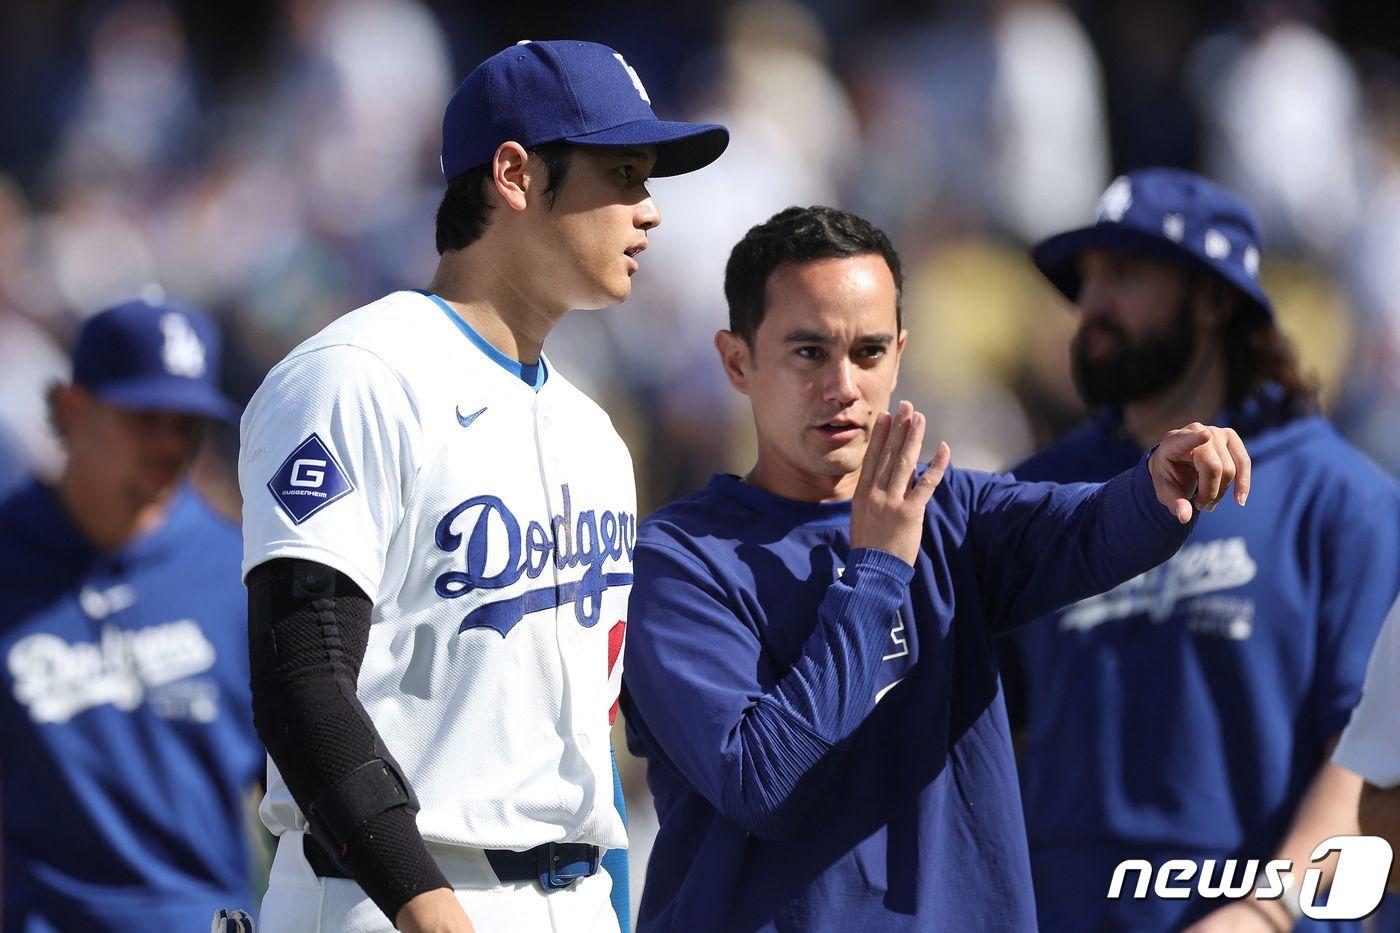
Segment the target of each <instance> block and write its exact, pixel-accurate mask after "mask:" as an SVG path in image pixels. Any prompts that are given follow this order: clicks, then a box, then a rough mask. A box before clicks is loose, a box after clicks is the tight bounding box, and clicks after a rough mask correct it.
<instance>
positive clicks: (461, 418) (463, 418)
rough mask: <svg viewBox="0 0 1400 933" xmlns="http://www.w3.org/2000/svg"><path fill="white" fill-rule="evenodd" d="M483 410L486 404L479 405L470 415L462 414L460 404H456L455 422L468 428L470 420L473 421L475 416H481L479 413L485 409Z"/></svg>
mask: <svg viewBox="0 0 1400 933" xmlns="http://www.w3.org/2000/svg"><path fill="white" fill-rule="evenodd" d="M485 410H486V406H485V405H483V406H481V408H480V409H479V410H477V411H474V412H472V413H471V414H470V415H464V414H462V406H461V405H458V406H457V423H458V424H460V425H461V426H462V427H464V428H469V427H471V424H472V422H473V421H475V420H476V419H477V418H480V417H481V413H482V412H483V411H485Z"/></svg>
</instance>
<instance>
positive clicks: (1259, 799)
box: [1003, 391, 1400, 931]
mask: <svg viewBox="0 0 1400 933" xmlns="http://www.w3.org/2000/svg"><path fill="white" fill-rule="evenodd" d="M1218 423H1229V424H1231V425H1232V426H1234V427H1235V428H1236V430H1238V431H1239V433H1240V434H1241V436H1242V437H1243V438H1244V440H1245V444H1246V446H1247V447H1248V448H1249V452H1250V455H1251V459H1252V460H1253V465H1254V488H1253V491H1251V493H1250V497H1249V504H1248V505H1247V507H1245V508H1243V509H1241V508H1237V507H1235V506H1234V505H1233V503H1229V502H1227V503H1225V504H1223V505H1221V506H1220V507H1219V508H1217V509H1216V511H1214V512H1211V513H1207V514H1204V515H1202V516H1201V517H1200V520H1199V523H1198V525H1197V528H1196V531H1195V533H1194V534H1193V535H1192V537H1191V541H1190V543H1189V544H1187V545H1186V546H1185V547H1183V548H1182V550H1181V552H1180V553H1179V554H1177V555H1176V557H1175V558H1173V559H1172V560H1171V561H1169V562H1168V563H1166V564H1164V565H1163V566H1161V567H1159V568H1157V569H1156V570H1153V571H1150V572H1149V573H1147V574H1146V575H1144V576H1143V577H1142V578H1140V579H1137V580H1134V581H1131V582H1130V583H1128V584H1126V585H1124V586H1121V587H1119V588H1117V589H1116V590H1113V591H1112V592H1109V593H1107V594H1105V595H1102V596H1098V597H1096V598H1093V599H1090V600H1087V601H1084V602H1081V603H1079V604H1076V605H1074V606H1071V607H1069V608H1068V609H1066V610H1065V611H1064V612H1062V613H1059V614H1057V615H1055V616H1053V617H1050V618H1047V619H1044V620H1040V621H1038V622H1036V623H1034V624H1032V625H1029V626H1026V627H1024V628H1022V629H1020V630H1018V631H1017V633H1016V634H1015V636H1013V637H1012V638H1011V639H1008V641H1010V642H1012V643H1013V645H1014V651H1013V652H1011V656H1009V657H1008V658H1006V661H1007V663H1006V664H1005V665H1004V671H1003V672H1004V675H1005V677H1006V687H1007V696H1008V702H1009V705H1010V706H1011V709H1012V718H1013V720H1016V719H1018V718H1019V714H1018V708H1023V709H1024V716H1025V724H1026V726H1027V735H1028V738H1027V745H1026V748H1025V750H1024V752H1023V757H1022V762H1021V779H1022V787H1023V793H1024V804H1025V811H1026V821H1027V829H1028V832H1029V836H1030V849H1031V863H1032V867H1033V871H1034V875H1035V881H1036V895H1037V907H1038V910H1039V914H1040V921H1041V925H1042V927H1043V929H1045V930H1047V931H1060V930H1073V931H1086V930H1097V929H1114V930H1119V929H1139V930H1166V929H1174V928H1178V927H1179V926H1181V925H1183V924H1185V923H1187V922H1190V921H1191V920H1192V919H1194V918H1196V917H1199V916H1200V915H1201V914H1203V913H1205V912H1208V911H1209V910H1210V909H1211V907H1212V906H1213V905H1214V906H1219V904H1220V903H1221V902H1218V901H1217V902H1210V901H1202V900H1201V899H1199V898H1194V897H1193V898H1192V899H1190V900H1184V901H1182V900H1163V899H1161V898H1157V897H1155V896H1154V895H1150V894H1149V900H1147V901H1132V900H1127V899H1124V900H1120V901H1116V902H1113V901H1108V900H1107V899H1106V897H1105V894H1106V892H1107V890H1108V885H1109V881H1110V879H1111V877H1112V874H1113V867H1114V866H1115V865H1116V864H1118V863H1119V862H1120V861H1122V860H1124V859H1127V858H1145V859H1148V860H1149V861H1151V862H1152V863H1153V864H1154V865H1160V864H1161V863H1162V862H1163V861H1165V860H1167V859H1169V858H1188V859H1192V860H1195V861H1200V860H1202V859H1207V858H1215V859H1223V858H1230V857H1233V858H1241V859H1243V858H1257V859H1263V860H1267V859H1269V858H1272V857H1273V855H1274V852H1275V851H1276V847H1277V846H1278V844H1279V843H1280V842H1281V841H1282V839H1283V836H1284V834H1285V833H1286V831H1287V828H1288V826H1289V825H1290V823H1291V822H1292V819H1293V817H1294V815H1295V814H1296V811H1297V806H1298V803H1299V801H1300V800H1301V798H1302V796H1303V794H1304V792H1305V791H1306V790H1307V788H1308V785H1309V784H1310V783H1311V781H1312V779H1313V777H1314V776H1315V775H1316V773H1317V770H1318V768H1319V767H1321V765H1322V764H1323V762H1324V760H1325V758H1326V755H1325V751H1324V746H1325V745H1326V743H1327V742H1328V741H1329V740H1330V739H1332V738H1334V737H1336V736H1337V734H1338V733H1339V732H1340V731H1341V730H1342V727H1343V726H1345V725H1346V722H1347V718H1348V717H1349V715H1350V712H1351V709H1352V707H1353V706H1355V704H1356V702H1357V700H1358V699H1359V697H1360V694H1361V683H1362V680H1363V678H1364V675H1365V670H1366V661H1367V657H1368V656H1369V654H1370V650H1371V646H1372V643H1373V642H1374V641H1375V638H1376V634H1377V632H1378V631H1379V627H1380V623H1381V621H1382V619H1383V618H1384V617H1385V613H1386V610H1387V609H1388V608H1389V607H1390V604H1391V603H1392V602H1393V601H1394V598H1395V594H1396V590H1397V587H1400V492H1397V487H1396V484H1395V483H1394V481H1392V480H1391V479H1389V478H1388V477H1386V476H1384V475H1383V474H1382V473H1381V472H1380V471H1379V470H1378V469H1376V468H1375V467H1374V466H1373V465H1371V464H1370V463H1369V462H1367V461H1366V460H1365V459H1364V458H1363V457H1362V456H1361V455H1360V454H1359V453H1357V452H1356V451H1355V450H1354V449H1353V448H1352V447H1351V446H1350V445H1348V444H1347V443H1346V442H1345V441H1343V440H1342V438H1341V437H1339V436H1338V435H1337V434H1336V432H1335V431H1334V430H1333V429H1332V428H1331V426H1329V425H1328V424H1327V422H1326V421H1325V420H1324V419H1322V418H1321V417H1319V416H1316V415H1304V416H1300V417H1290V416H1289V415H1288V413H1287V412H1285V411H1283V410H1282V409H1281V408H1280V406H1279V404H1278V401H1277V398H1276V393H1274V392H1273V391H1266V392H1265V393H1263V394H1261V395H1260V396H1259V397H1257V398H1255V399H1253V400H1251V401H1250V402H1249V403H1248V404H1246V405H1245V406H1244V407H1243V408H1242V410H1237V411H1233V412H1226V413H1224V414H1223V415H1222V416H1221V419H1220V422H1218ZM1139 456H1141V453H1140V451H1139V450H1138V449H1137V447H1136V446H1135V445H1134V444H1133V443H1132V441H1131V440H1130V439H1128V438H1127V436H1126V435H1125V434H1124V433H1123V432H1122V429H1121V423H1120V420H1119V419H1118V417H1116V416H1115V415H1114V414H1112V413H1104V414H1102V415H1100V416H1099V417H1098V418H1096V419H1095V420H1093V421H1092V422H1091V423H1090V424H1088V425H1086V426H1084V427H1083V428H1081V429H1079V430H1078V431H1076V432H1074V433H1072V434H1070V435H1069V436H1068V437H1066V438H1065V439H1064V440H1062V441H1061V442H1059V443H1057V444H1056V445H1054V446H1053V447H1051V448H1050V449H1048V450H1047V451H1045V452H1044V453H1042V454H1040V455H1038V456H1036V457H1033V458H1032V459H1031V460H1029V461H1027V462H1026V463H1025V464H1023V465H1022V466H1020V467H1018V468H1017V469H1016V470H1015V475H1016V476H1017V477H1019V478H1021V479H1030V480H1058V481H1072V480H1096V479H1101V478H1103V477H1106V476H1111V475H1112V474H1113V473H1114V472H1116V471H1117V470H1121V469H1122V468H1123V467H1124V466H1125V465H1127V464H1130V463H1132V462H1133V461H1134V460H1135V459H1137V458H1138V457H1139ZM1018 695H1019V696H1021V697H1022V699H1021V701H1020V702H1016V698H1017V696H1018ZM1308 926H1309V922H1308V921H1307V920H1306V918H1305V919H1304V922H1303V924H1302V925H1301V926H1300V929H1305V928H1308ZM1350 926H1351V925H1347V924H1341V925H1337V924H1334V925H1332V926H1330V927H1329V929H1346V928H1348V927H1350Z"/></svg>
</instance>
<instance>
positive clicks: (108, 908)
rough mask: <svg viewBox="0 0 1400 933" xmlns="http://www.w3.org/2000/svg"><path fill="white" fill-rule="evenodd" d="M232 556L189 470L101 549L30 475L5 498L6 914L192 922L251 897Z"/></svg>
mask: <svg viewBox="0 0 1400 933" xmlns="http://www.w3.org/2000/svg"><path fill="white" fill-rule="evenodd" d="M241 557H242V546H241V543H240V540H239V533H238V529H237V528H236V527H235V526H234V525H233V524H231V523H229V522H228V521H226V520H225V519H223V518H222V517H220V516H218V515H216V514H215V513H214V512H213V511H211V510H210V508H209V507H208V506H207V505H206V504H205V503H204V502H203V501H202V500H201V499H199V497H198V496H197V495H195V494H194V493H193V492H192V491H190V490H188V489H184V490H182V491H181V492H180V493H179V494H178V498H177V499H176V501H175V502H174V503H173V505H172V508H171V510H170V512H169V514H168V516H167V519H166V521H165V523H164V524H163V525H162V526H161V527H160V528H158V529H156V530H155V531H154V532H151V533H150V534H148V535H145V536H144V537H142V538H140V539H138V540H136V541H133V542H132V543H130V544H129V545H127V546H125V547H122V548H120V549H118V550H116V551H112V552H105V553H99V552H96V551H94V550H93V549H92V548H91V547H90V546H89V545H88V544H87V543H86V542H85V541H84V540H83V539H82V538H81V537H80V536H79V534H78V532H77V531H76V530H75V528H74V527H73V525H72V523H71V522H70V521H69V519H68V518H67V516H66V515H65V513H64V512H63V511H62V509H61V507H60V505H59V503H58V501H57V500H56V498H55V496H54V494H53V493H52V491H51V490H49V489H48V488H46V487H44V486H42V485H40V484H38V483H32V484H30V485H28V486H27V487H25V488H22V489H21V490H20V491H18V492H17V493H15V494H14V495H13V496H11V497H10V498H9V499H7V500H5V501H4V502H3V503H0V595H2V596H3V598H0V657H3V659H4V664H3V665H0V824H3V856H2V857H3V860H4V881H3V884H4V889H3V891H4V923H5V929H6V930H26V931H47V930H51V929H71V930H99V929H132V930H153V931H164V930H171V931H186V930H201V929H208V926H209V922H210V918H211V917H212V916H213V912H214V909H215V908H216V907H220V906H242V907H245V908H247V907H251V906H252V905H251V903H250V898H251V896H252V895H251V892H250V875H251V870H252V861H251V855H250V852H249V847H248V830H247V826H248V820H247V819H246V816H245V810H244V805H243V799H244V795H245V793H246V791H247V790H248V788H249V787H250V786H251V785H252V784H254V783H255V782H256V781H257V779H258V777H259V774H260V772H261V769H262V765H263V760H264V759H263V753H262V749H261V747H260V746H259V744H258V742H257V738H256V736H255V734H254V732H253V723H252V711H251V705H250V698H249V692H248V649H247V624H246V617H247V616H246V613H247V598H246V595H245V591H244V589H243V586H242V582H241V580H240V577H239V562H240V560H241Z"/></svg>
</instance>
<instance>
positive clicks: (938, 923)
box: [623, 207, 1249, 931]
mask: <svg viewBox="0 0 1400 933" xmlns="http://www.w3.org/2000/svg"><path fill="white" fill-rule="evenodd" d="M901 285H902V281H901V273H900V265H899V257H898V256H897V255H896V253H895V251H894V249H893V247H892V246H891V245H890V241H889V240H888V238H887V237H886V236H885V235H884V234H883V233H881V232H880V231H879V230H877V229H875V228H874V227H873V226H871V225H870V224H869V223H867V222H866V221H864V220H861V219H860V218H858V217H855V216H853V215H851V214H847V213H844V212H842V211H837V210H833V209H831V208H825V207H811V208H790V209H788V210H786V211H783V212H782V213H779V214H777V215H776V216H774V217H772V218H771V219H769V220H768V221H767V222H765V223H763V224H760V225H758V226H756V227H754V228H753V229H752V230H750V231H749V232H748V234H747V235H746V236H745V237H744V239H743V240H742V241H740V243H739V244H738V245H737V246H736V247H735V248H734V251H733V253H732V254H731V256H730V259H729V264H728V268H727V271H726V275H725V295H726V298H727V299H728V302H729V315H730V327H729V329H728V330H725V331H721V332H720V333H719V334H718V335H717V336H716V346H717V348H718V350H719V354H720V359H721V362H722V364H723V366H724V370H725V373H726V375H727V376H728V378H729V381H730V383H731V384H732V385H733V386H734V387H735V388H736V389H737V390H739V391H740V392H742V393H744V394H745V395H747V396H748V397H749V401H750V403H751V405H752V408H753V413H754V422H755V424H756V426H757V430H758V459H757V463H756V465H755V466H754V468H753V470H752V471H751V472H750V473H749V474H748V475H747V476H746V477H743V478H741V477H737V476H717V477H715V479H714V480H713V481H712V482H711V483H710V485H709V486H708V487H706V488H705V489H703V490H701V491H700V492H697V493H695V494H693V495H690V496H687V497H685V498H683V499H680V500H678V501H677V502H674V503H672V504H671V505H668V506H666V507H665V508H663V509H661V510H660V511H658V512H656V513H655V514H654V515H653V516H651V517H650V518H649V519H648V520H647V521H646V522H645V523H643V525H642V528H641V530H640V532H639V534H638V540H637V549H636V579H635V582H634V585H633V590H632V602H631V619H630V622H631V629H630V631H629V633H628V649H627V651H628V664H627V678H626V689H625V691H624V695H623V696H624V699H623V702H624V705H625V709H626V712H627V726H628V730H629V741H630V744H631V745H632V747H633V748H634V750H635V751H637V752H638V753H639V754H641V755H643V756H645V757H646V758H647V759H648V769H647V778H648V781H649V782H650V785H651V788H652V791H653V793H654V795H655V797H656V809H657V815H658V817H659V818H660V821H661V828H660V833H659V835H658V836H657V839H656V844H655V848H654V849H653V851H652V855H651V861H650V865H649V868H648V871H647V884H646V888H645V892H644V895H643V898H642V905H641V914H640V918H639V921H638V928H639V929H640V930H647V931H660V930H674V931H690V930H749V931H778V930H803V931H824V930H830V931H850V930H862V931H885V930H935V929H936V930H979V931H980V930H1012V929H1014V930H1031V929H1034V926H1035V914H1034V902H1033V899H1032V894H1031V890H1030V872H1029V865H1028V861H1027V858H1026V849H1025V830H1024V827H1023V825H1022V820H1021V812H1020V805H1019V794H1018V792H1017V787H1016V777H1015V761H1014V759H1013V756H1012V749H1011V739H1010V734H1009V732H1008V730H1007V724H1006V715H1005V709H1004V707H1003V705H1002V701H1001V698H1000V696H999V693H998V690H997V669H996V662H995V657H994V655H993V650H992V636H993V634H995V633H996V632H999V631H1002V630H1004V629H1006V628H1007V627H1009V626H1012V625H1015V624H1017V623H1020V622H1024V621H1029V620H1030V619H1032V618H1035V617H1036V616H1037V615H1040V614H1041V613H1043V612H1044V611H1046V607H1049V606H1057V605H1062V604H1064V603H1066V602H1070V601H1072V600H1074V599H1076V598H1079V597H1080V596H1083V595H1085V594H1087V593H1091V592H1094V591H1096V590H1101V589H1103V588H1104V584H1105V582H1106V581H1109V580H1125V579H1128V578H1129V577H1132V576H1134V575H1136V574H1138V573H1141V572H1142V571H1143V570H1146V569H1147V568H1149V567H1151V566H1153V565H1155V564H1157V563H1159V562H1160V561H1162V560H1164V559H1165V558H1167V557H1169V556H1171V554H1172V553H1174V552H1175V551H1176V549H1177V548H1178V547H1179V546H1180V545H1181V543H1182V542H1183V541H1184V540H1185V539H1186V537H1187V533H1188V532H1189V530H1190V527H1191V522H1192V521H1193V505H1192V502H1191V501H1189V500H1190V499H1191V498H1192V495H1193V490H1194V489H1196V487H1197V486H1199V491H1197V492H1196V493H1195V499H1196V501H1195V505H1196V507H1207V508H1213V507H1214V506H1215V504H1216V503H1217V502H1219V501H1220V500H1221V499H1222V498H1223V497H1224V496H1225V495H1226V493H1227V490H1228V488H1229V487H1230V485H1231V483H1232V481H1235V480H1236V479H1237V480H1238V492H1237V494H1236V495H1237V499H1238V500H1239V501H1240V502H1241V503H1243V500H1244V498H1245V495H1246V490H1247V488H1248V485H1249V460H1248V457H1247V455H1246V453H1245V451H1244V448H1243V447H1242V446H1241V445H1240V443H1239V440H1238V438H1236V437H1235V436H1234V434H1233V433H1232V432H1230V431H1228V430H1224V429H1219V428H1206V427H1204V426H1202V425H1200V424H1193V425H1190V426H1188V427H1186V428H1182V429H1179V430H1172V431H1167V432H1165V434H1164V436H1163V438H1162V443H1161V445H1160V446H1159V447H1157V448H1155V450H1154V451H1153V452H1152V454H1151V455H1144V456H1140V457H1139V458H1138V459H1137V462H1136V463H1135V464H1133V465H1130V466H1129V467H1128V468H1127V469H1126V470H1125V471H1124V472H1122V473H1121V474H1120V475H1119V476H1117V477H1115V478H1113V479H1111V480H1110V481H1108V482H1107V483H1104V484H1101V485H1090V484H1080V485H1072V486H1056V485H1052V484H1048V483H1045V484H1025V483H1016V482H1013V481H1011V480H1009V479H1006V478H1004V477H998V476H991V475H987V474H982V473H973V472H969V471H963V470H953V469H950V468H949V467H948V462H949V456H950V454H949V450H948V448H947V445H940V447H939V451H938V454H937V455H936V456H935V457H934V459H933V461H932V463H931V465H930V466H929V468H928V469H927V470H925V471H924V472H923V473H922V474H919V475H918V479H917V481H915V482H912V485H911V480H913V478H914V476H915V471H914V467H915V465H916V460H917V457H918V451H919V448H920V444H921V442H922V439H923V435H924V430H925V425H924V420H923V416H922V415H919V414H917V413H916V412H914V410H913V408H912V407H911V406H910V405H909V404H908V403H902V404H901V405H900V406H899V408H898V410H897V411H896V412H895V414H894V416H893V418H891V416H890V415H889V414H886V413H885V411H886V408H887V406H888V404H889V401H890V396H891V393H892V391H893V390H894V386H895V380H896V377H897V376H898V373H899V360H900V356H901V354H902V352H903V350H904V349H905V346H906V338H907V333H906V332H905V331H904V330H903V329H902V327H901V315H900V290H901Z"/></svg>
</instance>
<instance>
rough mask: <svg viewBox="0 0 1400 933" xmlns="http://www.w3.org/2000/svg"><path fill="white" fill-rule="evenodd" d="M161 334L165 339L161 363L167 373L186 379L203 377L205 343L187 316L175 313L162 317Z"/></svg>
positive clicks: (161, 349)
mask: <svg viewBox="0 0 1400 933" xmlns="http://www.w3.org/2000/svg"><path fill="white" fill-rule="evenodd" d="M160 332H161V334H162V335H164V337H165V343H164V344H162V345H161V348H160V361H161V365H163V366H164V367H165V371H166V372H168V373H170V375H172V376H184V377H185V378H186V379H198V378H199V377H200V376H203V375H204V368H205V362H204V342H203V341H201V340H200V339H199V335H198V334H196V333H195V332H194V328H193V327H191V326H190V322H189V321H188V320H186V318H185V316H184V315H183V314H180V313H178V312H175V311H170V312H167V313H166V314H163V315H161V318H160Z"/></svg>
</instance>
